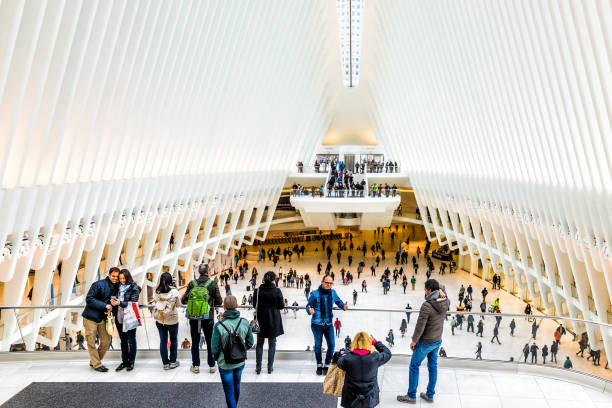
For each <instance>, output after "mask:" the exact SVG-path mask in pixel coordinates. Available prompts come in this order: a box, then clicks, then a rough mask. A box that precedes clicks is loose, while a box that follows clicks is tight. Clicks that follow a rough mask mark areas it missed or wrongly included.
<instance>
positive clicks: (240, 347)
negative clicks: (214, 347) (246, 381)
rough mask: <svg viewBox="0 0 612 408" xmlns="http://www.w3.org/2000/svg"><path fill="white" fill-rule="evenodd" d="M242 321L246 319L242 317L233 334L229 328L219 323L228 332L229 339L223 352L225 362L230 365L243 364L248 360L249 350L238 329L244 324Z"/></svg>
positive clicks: (226, 340) (227, 338) (224, 345)
mask: <svg viewBox="0 0 612 408" xmlns="http://www.w3.org/2000/svg"><path fill="white" fill-rule="evenodd" d="M242 320H244V319H243V318H242V317H241V318H240V320H239V321H238V324H237V325H236V327H235V328H234V331H233V332H231V331H229V329H228V328H227V326H225V325H224V324H223V322H221V321H219V324H220V325H221V326H223V328H224V329H225V331H227V337H226V338H225V342H224V343H223V347H222V350H223V357H224V358H225V362H226V363H228V364H238V363H242V362H243V361H244V360H246V358H247V348H246V345H245V344H244V339H243V338H242V337H240V335H239V334H238V327H240V325H241V324H242Z"/></svg>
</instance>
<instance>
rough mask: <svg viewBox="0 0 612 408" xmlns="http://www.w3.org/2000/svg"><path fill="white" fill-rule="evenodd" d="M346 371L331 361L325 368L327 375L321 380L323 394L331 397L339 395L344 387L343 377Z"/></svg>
mask: <svg viewBox="0 0 612 408" xmlns="http://www.w3.org/2000/svg"><path fill="white" fill-rule="evenodd" d="M345 375H346V373H345V372H344V370H342V369H341V368H339V367H338V366H337V365H336V364H334V363H332V364H330V366H329V369H328V370H327V375H326V376H325V379H324V380H323V394H325V395H331V396H332V397H341V396H342V388H343V387H344V377H345Z"/></svg>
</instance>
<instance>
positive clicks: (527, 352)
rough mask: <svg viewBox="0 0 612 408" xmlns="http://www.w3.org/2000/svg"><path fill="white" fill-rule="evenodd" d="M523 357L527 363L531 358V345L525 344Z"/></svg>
mask: <svg viewBox="0 0 612 408" xmlns="http://www.w3.org/2000/svg"><path fill="white" fill-rule="evenodd" d="M523 357H525V361H524V362H525V363H526V362H527V357H529V343H527V344H525V346H524V347H523Z"/></svg>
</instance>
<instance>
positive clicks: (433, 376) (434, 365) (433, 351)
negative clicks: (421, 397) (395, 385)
mask: <svg viewBox="0 0 612 408" xmlns="http://www.w3.org/2000/svg"><path fill="white" fill-rule="evenodd" d="M441 344H442V340H438V341H436V342H435V343H423V342H420V341H419V342H418V343H417V345H416V347H415V348H414V352H413V353H412V359H411V360H410V380H409V382H408V396H409V397H410V398H416V391H417V386H418V385H419V367H420V366H421V363H422V362H423V360H425V357H427V369H428V370H429V384H427V396H428V397H429V398H433V397H434V394H435V393H436V392H435V388H436V380H437V379H438V349H439V348H440V345H441Z"/></svg>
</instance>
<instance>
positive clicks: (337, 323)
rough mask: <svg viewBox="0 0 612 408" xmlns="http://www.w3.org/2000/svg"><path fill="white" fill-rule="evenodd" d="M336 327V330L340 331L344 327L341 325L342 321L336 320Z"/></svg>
mask: <svg viewBox="0 0 612 408" xmlns="http://www.w3.org/2000/svg"><path fill="white" fill-rule="evenodd" d="M334 327H335V328H336V329H339V328H340V327H342V323H340V320H336V321H335V322H334Z"/></svg>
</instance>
